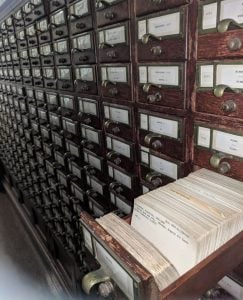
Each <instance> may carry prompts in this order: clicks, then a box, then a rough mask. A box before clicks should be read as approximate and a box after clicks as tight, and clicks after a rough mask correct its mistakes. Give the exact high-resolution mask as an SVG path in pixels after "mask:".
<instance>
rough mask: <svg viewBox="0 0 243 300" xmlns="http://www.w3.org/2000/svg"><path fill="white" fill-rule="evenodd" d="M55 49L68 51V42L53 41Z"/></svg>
mask: <svg viewBox="0 0 243 300" xmlns="http://www.w3.org/2000/svg"><path fill="white" fill-rule="evenodd" d="M54 48H55V51H57V52H60V53H67V52H68V43H67V41H66V40H65V41H61V42H56V43H54Z"/></svg>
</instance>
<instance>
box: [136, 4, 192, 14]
mask: <svg viewBox="0 0 243 300" xmlns="http://www.w3.org/2000/svg"><path fill="white" fill-rule="evenodd" d="M190 2H192V1H191V0H164V1H158V3H156V1H152V0H135V6H136V15H137V16H140V15H144V14H148V13H152V12H156V11H160V10H165V9H169V8H174V7H178V6H180V5H183V4H188V3H190Z"/></svg>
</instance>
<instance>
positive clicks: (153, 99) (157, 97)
mask: <svg viewBox="0 0 243 300" xmlns="http://www.w3.org/2000/svg"><path fill="white" fill-rule="evenodd" d="M161 99H162V95H161V94H160V93H155V94H152V95H148V96H147V100H148V102H149V103H154V102H160V101H161Z"/></svg>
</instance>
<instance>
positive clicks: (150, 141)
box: [138, 110, 186, 161]
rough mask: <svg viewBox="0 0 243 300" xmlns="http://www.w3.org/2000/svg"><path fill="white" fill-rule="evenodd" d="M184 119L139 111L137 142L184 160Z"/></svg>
mask: <svg viewBox="0 0 243 300" xmlns="http://www.w3.org/2000/svg"><path fill="white" fill-rule="evenodd" d="M185 134H186V132H185V120H184V119H183V118H178V117H174V116H169V115H162V114H156V113H153V114H152V113H151V112H149V111H141V110H140V111H139V135H138V136H139V143H140V144H141V145H142V146H144V147H147V148H149V149H151V150H153V151H156V152H159V153H161V154H164V155H167V156H170V157H173V158H175V159H178V160H181V161H184V160H186V151H185V150H186V145H185Z"/></svg>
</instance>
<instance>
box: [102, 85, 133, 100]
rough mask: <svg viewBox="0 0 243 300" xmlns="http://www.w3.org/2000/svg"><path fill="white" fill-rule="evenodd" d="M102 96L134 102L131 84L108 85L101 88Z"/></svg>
mask: <svg viewBox="0 0 243 300" xmlns="http://www.w3.org/2000/svg"><path fill="white" fill-rule="evenodd" d="M101 95H102V97H104V98H112V99H120V100H127V101H132V99H133V98H132V91H131V85H130V82H129V83H119V82H117V83H116V84H115V85H113V84H108V85H107V86H106V87H104V86H102V87H101Z"/></svg>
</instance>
